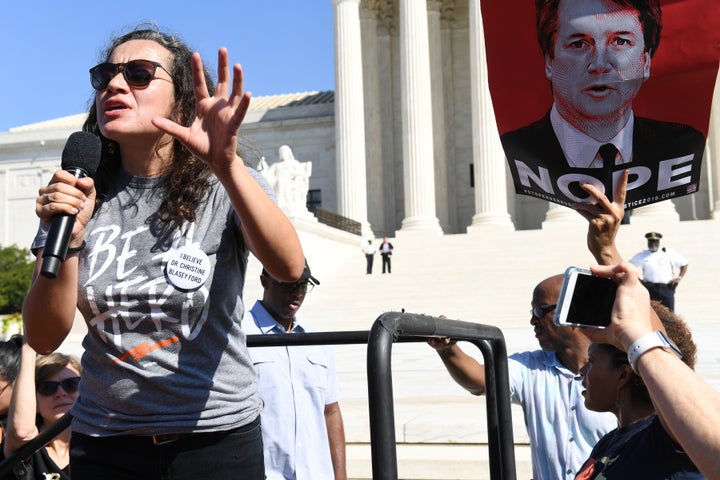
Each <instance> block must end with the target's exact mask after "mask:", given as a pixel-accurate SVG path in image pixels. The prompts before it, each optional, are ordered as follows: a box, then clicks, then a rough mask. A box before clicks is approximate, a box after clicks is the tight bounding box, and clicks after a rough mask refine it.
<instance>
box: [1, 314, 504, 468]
mask: <svg viewBox="0 0 720 480" xmlns="http://www.w3.org/2000/svg"><path fill="white" fill-rule="evenodd" d="M428 337H450V338H453V339H456V340H463V341H467V342H470V343H472V344H474V345H476V346H477V347H478V348H479V349H480V351H481V353H482V355H483V359H484V364H485V380H486V397H487V399H486V415H487V425H488V453H489V463H490V478H491V479H492V480H516V470H515V452H514V443H513V429H512V414H511V410H510V387H509V380H508V370H507V351H506V348H505V339H504V337H503V335H502V332H501V331H500V329H498V328H497V327H493V326H488V325H481V324H477V323H469V322H462V321H458V320H447V319H439V318H436V317H431V316H427V315H418V314H413V313H405V312H386V313H383V314H382V315H380V316H379V317H378V318H377V319H376V320H375V323H374V324H373V326H372V328H371V330H369V331H365V330H362V331H347V332H317V333H299V334H288V335H248V336H247V345H248V346H249V347H269V346H285V345H341V344H364V343H367V346H368V347H367V378H368V406H369V415H370V449H371V456H372V473H373V480H397V478H398V469H397V451H396V442H395V414H394V406H393V390H392V368H391V352H392V344H393V343H396V342H424V341H426V339H427V338H428ZM70 420H71V416H70V414H69V413H67V414H65V415H64V416H63V417H62V418H60V419H59V420H58V421H56V422H55V423H53V424H52V425H51V426H50V428H48V429H47V430H45V431H43V432H42V433H41V434H40V435H39V436H38V437H36V438H35V439H34V440H32V441H31V442H29V443H28V444H27V445H24V446H23V447H22V448H21V449H20V450H18V451H17V452H15V453H14V454H12V455H11V456H10V457H8V458H7V459H6V460H4V461H3V462H2V463H0V478H2V477H3V475H5V474H6V473H7V472H9V471H10V469H11V468H12V467H13V465H14V464H15V463H17V462H18V461H19V460H20V459H23V458H27V457H29V456H31V455H32V454H33V452H35V450H37V449H39V448H41V447H42V446H44V445H45V444H46V443H48V442H49V441H50V440H52V439H53V438H54V437H55V436H56V435H58V434H59V433H60V432H62V431H63V430H64V429H65V428H67V427H68V426H69V425H70Z"/></svg>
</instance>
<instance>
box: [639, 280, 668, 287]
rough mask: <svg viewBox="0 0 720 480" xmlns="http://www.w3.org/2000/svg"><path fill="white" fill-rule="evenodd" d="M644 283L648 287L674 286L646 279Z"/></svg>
mask: <svg viewBox="0 0 720 480" xmlns="http://www.w3.org/2000/svg"><path fill="white" fill-rule="evenodd" d="M642 283H643V285H645V286H646V287H666V288H671V287H672V285H671V284H669V283H653V282H646V281H644V280H643V282H642Z"/></svg>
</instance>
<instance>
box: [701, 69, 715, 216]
mask: <svg viewBox="0 0 720 480" xmlns="http://www.w3.org/2000/svg"><path fill="white" fill-rule="evenodd" d="M704 162H705V167H704V168H707V172H708V190H709V195H710V215H711V217H712V218H714V219H716V220H717V219H720V69H719V70H718V75H717V78H716V79H715V91H714V93H713V102H712V107H711V110H710V129H709V130H708V138H707V145H706V147H705V159H704ZM696 195H697V194H696Z"/></svg>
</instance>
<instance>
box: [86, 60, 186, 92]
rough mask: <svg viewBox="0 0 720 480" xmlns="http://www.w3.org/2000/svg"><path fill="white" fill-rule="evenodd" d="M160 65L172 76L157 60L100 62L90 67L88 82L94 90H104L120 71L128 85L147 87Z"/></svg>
mask: <svg viewBox="0 0 720 480" xmlns="http://www.w3.org/2000/svg"><path fill="white" fill-rule="evenodd" d="M158 67H160V68H162V69H163V70H165V71H166V72H167V74H168V75H170V77H171V78H172V74H171V73H170V72H168V71H167V69H166V68H165V67H163V66H162V65H160V64H159V63H158V62H153V61H151V60H130V61H129V62H127V63H101V64H100V65H95V66H94V67H93V68H91V69H90V83H91V84H92V87H93V88H94V89H95V90H105V89H106V88H107V86H108V84H109V83H110V80H112V79H113V78H115V76H116V75H117V74H118V73H120V72H122V74H123V77H125V81H126V82H127V83H128V85H132V86H133V87H147V86H148V84H149V83H150V82H151V81H152V80H153V79H154V78H155V72H157V68H158Z"/></svg>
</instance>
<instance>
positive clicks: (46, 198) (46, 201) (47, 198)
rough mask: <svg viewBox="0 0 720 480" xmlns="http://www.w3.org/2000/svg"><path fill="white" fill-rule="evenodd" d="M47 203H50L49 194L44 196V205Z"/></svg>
mask: <svg viewBox="0 0 720 480" xmlns="http://www.w3.org/2000/svg"><path fill="white" fill-rule="evenodd" d="M48 203H50V194H49V193H46V194H45V203H44V205H47V204H48Z"/></svg>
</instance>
